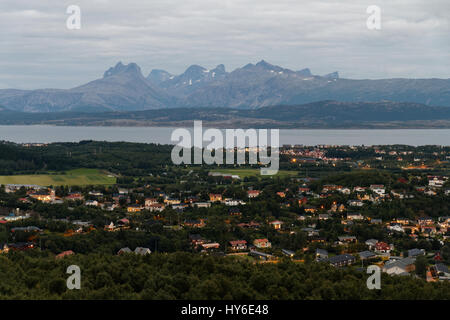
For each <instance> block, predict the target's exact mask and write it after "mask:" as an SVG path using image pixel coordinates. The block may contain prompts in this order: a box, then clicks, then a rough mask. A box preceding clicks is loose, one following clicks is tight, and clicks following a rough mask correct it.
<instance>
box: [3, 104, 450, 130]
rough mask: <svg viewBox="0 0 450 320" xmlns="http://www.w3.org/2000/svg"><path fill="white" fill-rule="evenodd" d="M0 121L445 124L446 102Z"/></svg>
mask: <svg viewBox="0 0 450 320" xmlns="http://www.w3.org/2000/svg"><path fill="white" fill-rule="evenodd" d="M1 115H2V116H1V117H0V125H8V124H20V125H30V124H47V125H71V126H79V125H84V126H86V125H87V126H168V127H172V126H173V127H176V126H188V127H190V126H192V122H193V121H194V120H202V121H203V124H204V126H208V127H216V128H449V127H450V107H434V106H426V105H424V104H418V103H410V102H339V101H318V102H313V103H308V104H302V105H290V106H287V105H279V106H270V107H261V108H257V109H232V108H209V107H206V108H165V109H156V110H144V111H111V112H97V113H94V112H73V111H72V112H47V113H43V112H41V113H24V112H15V111H3V112H1Z"/></svg>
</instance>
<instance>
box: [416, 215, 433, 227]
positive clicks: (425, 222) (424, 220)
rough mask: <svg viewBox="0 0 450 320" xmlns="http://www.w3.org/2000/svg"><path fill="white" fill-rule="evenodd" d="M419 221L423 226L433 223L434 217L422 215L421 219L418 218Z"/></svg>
mask: <svg viewBox="0 0 450 320" xmlns="http://www.w3.org/2000/svg"><path fill="white" fill-rule="evenodd" d="M417 223H418V224H419V225H421V226H426V225H430V224H433V219H432V218H430V217H420V218H419V219H417Z"/></svg>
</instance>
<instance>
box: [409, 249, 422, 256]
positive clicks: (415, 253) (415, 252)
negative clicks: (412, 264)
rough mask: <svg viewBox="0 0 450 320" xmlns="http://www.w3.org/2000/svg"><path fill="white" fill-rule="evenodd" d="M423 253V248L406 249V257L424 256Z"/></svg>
mask: <svg viewBox="0 0 450 320" xmlns="http://www.w3.org/2000/svg"><path fill="white" fill-rule="evenodd" d="M424 255H425V249H417V248H414V249H411V250H408V257H409V258H414V257H418V256H424Z"/></svg>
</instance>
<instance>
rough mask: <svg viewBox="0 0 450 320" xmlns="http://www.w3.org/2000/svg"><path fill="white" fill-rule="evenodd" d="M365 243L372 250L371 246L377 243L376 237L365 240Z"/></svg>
mask: <svg viewBox="0 0 450 320" xmlns="http://www.w3.org/2000/svg"><path fill="white" fill-rule="evenodd" d="M365 243H366V245H367V246H368V247H369V250H372V249H373V248H375V246H376V244H377V243H378V240H377V239H369V240H366V242H365Z"/></svg>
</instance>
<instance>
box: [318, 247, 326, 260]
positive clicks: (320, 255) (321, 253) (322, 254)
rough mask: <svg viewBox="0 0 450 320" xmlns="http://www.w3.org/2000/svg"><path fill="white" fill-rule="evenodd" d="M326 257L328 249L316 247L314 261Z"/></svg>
mask: <svg viewBox="0 0 450 320" xmlns="http://www.w3.org/2000/svg"><path fill="white" fill-rule="evenodd" d="M326 259H328V251H327V250H325V249H319V248H317V249H316V261H322V260H326Z"/></svg>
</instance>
